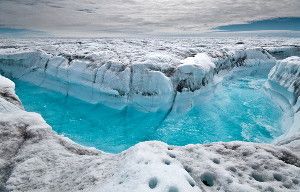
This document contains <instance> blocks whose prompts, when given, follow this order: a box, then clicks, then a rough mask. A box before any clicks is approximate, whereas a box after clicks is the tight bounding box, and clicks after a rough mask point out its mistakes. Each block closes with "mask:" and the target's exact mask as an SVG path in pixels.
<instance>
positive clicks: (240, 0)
mask: <svg viewBox="0 0 300 192" xmlns="http://www.w3.org/2000/svg"><path fill="white" fill-rule="evenodd" d="M277 17H300V0H114V1H113V0H0V27H2V28H5V27H7V28H22V29H29V30H37V31H45V32H47V33H49V34H55V35H92V34H103V35H106V34H145V35H149V34H150V35H151V34H185V33H201V32H206V31H209V30H210V29H212V28H214V27H217V26H220V25H227V24H239V23H243V22H247V21H252V20H259V19H268V18H277Z"/></svg>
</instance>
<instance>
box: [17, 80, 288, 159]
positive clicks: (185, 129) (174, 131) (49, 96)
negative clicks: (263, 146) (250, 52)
mask: <svg viewBox="0 0 300 192" xmlns="http://www.w3.org/2000/svg"><path fill="white" fill-rule="evenodd" d="M265 82H266V78H264V77H253V76H241V77H231V78H227V79H226V80H224V81H222V82H221V83H219V84H218V85H217V86H215V87H212V88H211V90H209V91H206V92H203V93H201V94H199V95H198V96H197V97H196V101H195V103H197V104H196V106H194V107H193V109H192V110H190V111H187V112H184V113H177V112H175V111H172V112H171V113H170V114H169V115H168V116H167V118H166V119H164V117H165V114H164V113H162V112H158V113H149V112H148V113H145V112H140V111H136V110H134V109H132V108H126V109H124V110H116V109H112V108H109V107H105V106H103V105H100V104H97V105H95V104H89V103H86V102H84V101H81V100H78V99H75V98H73V97H70V96H65V95H63V94H61V93H57V92H53V91H50V90H47V89H45V88H41V87H38V86H35V85H32V84H30V83H26V82H22V81H19V80H17V81H15V83H16V91H17V94H18V95H19V97H20V99H21V100H22V103H23V105H24V106H25V108H26V110H28V111H34V112H38V113H40V114H41V115H42V116H43V117H44V118H45V120H46V121H47V123H48V124H50V125H51V126H52V128H53V129H54V130H55V131H56V132H57V133H59V134H63V135H65V136H67V137H69V138H70V139H72V140H74V141H75V142H78V143H80V144H83V145H86V146H92V147H96V148H98V149H100V150H103V151H106V152H112V153H117V152H120V151H123V150H125V149H127V148H129V147H131V146H132V145H134V144H136V143H138V142H141V141H149V140H160V141H164V142H166V143H168V144H172V145H186V144H194V143H209V142H216V141H234V140H240V141H254V142H270V141H272V140H273V138H275V137H277V136H279V135H280V134H282V130H281V127H280V125H281V121H282V115H283V112H282V111H281V109H280V108H279V107H278V106H277V105H276V104H275V103H273V102H272V101H271V100H270V98H269V97H268V95H267V93H266V92H265V91H264V89H263V85H264V83H265Z"/></svg>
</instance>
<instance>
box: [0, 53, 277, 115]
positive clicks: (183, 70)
mask: <svg viewBox="0 0 300 192" xmlns="http://www.w3.org/2000/svg"><path fill="white" fill-rule="evenodd" d="M274 63H275V60H274V58H273V57H272V56H271V55H270V54H269V53H268V52H267V51H265V50H263V49H261V48H256V49H237V50H228V49H222V50H219V51H216V50H214V51H211V52H207V53H206V52H201V53H196V54H194V55H193V56H190V57H186V58H183V59H179V58H178V57H172V56H171V55H168V54H162V53H159V52H155V53H148V54H146V55H145V57H144V58H143V59H142V60H140V61H132V62H131V63H129V64H124V63H122V62H121V61H114V60H107V61H106V62H104V61H101V62H100V60H99V58H98V60H91V59H90V58H87V57H79V56H69V55H65V54H57V55H53V54H49V53H46V52H44V51H42V50H37V51H36V50H35V51H32V50H23V51H15V52H3V53H0V71H1V73H2V74H4V75H6V76H8V77H11V78H17V79H22V80H25V81H29V82H31V83H34V84H36V85H39V86H42V87H46V88H49V89H52V90H55V91H59V92H62V93H64V94H66V95H71V96H74V97H77V98H79V99H83V100H85V101H88V102H91V103H103V104H105V105H108V106H111V107H115V108H124V107H126V106H128V105H131V106H134V107H136V108H139V109H140V110H144V111H158V110H163V111H168V110H170V109H171V108H172V106H173V103H174V101H175V99H176V95H177V92H191V93H192V92H194V91H197V90H199V89H201V87H203V86H205V85H207V84H208V83H210V82H212V80H213V77H214V75H215V74H217V73H219V72H220V71H221V70H229V69H232V68H233V67H238V66H252V65H258V64H261V65H266V66H269V68H271V67H272V65H273V64H274Z"/></svg>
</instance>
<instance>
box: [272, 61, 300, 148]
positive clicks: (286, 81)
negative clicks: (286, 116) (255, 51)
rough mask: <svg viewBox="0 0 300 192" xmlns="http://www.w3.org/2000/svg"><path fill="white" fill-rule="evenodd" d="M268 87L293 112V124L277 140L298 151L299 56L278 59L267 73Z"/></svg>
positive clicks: (299, 143)
mask: <svg viewBox="0 0 300 192" xmlns="http://www.w3.org/2000/svg"><path fill="white" fill-rule="evenodd" d="M268 79H269V84H268V87H269V89H270V90H272V91H273V92H274V93H276V94H278V95H279V96H282V98H284V99H286V100H287V102H288V103H289V104H290V106H291V108H292V111H293V113H294V114H292V115H293V116H294V122H293V125H292V126H291V127H290V128H289V129H288V130H287V132H286V134H285V135H283V136H282V137H281V138H279V139H278V140H279V141H280V142H279V143H284V144H286V145H287V144H288V145H290V146H291V147H293V148H294V149H295V150H297V151H300V149H299V146H300V99H299V97H300V57H297V56H292V57H288V58H286V59H284V60H281V61H278V62H277V64H276V65H275V66H274V67H273V68H272V70H271V71H270V73H269V77H268Z"/></svg>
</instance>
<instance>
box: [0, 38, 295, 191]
mask: <svg viewBox="0 0 300 192" xmlns="http://www.w3.org/2000/svg"><path fill="white" fill-rule="evenodd" d="M236 42H237V40H236V39H200V40H191V39H189V40H172V39H171V40H123V39H113V40H111V39H96V40H95V39H92V40H90V39H87V40H76V39H75V40H74V39H55V40H54V39H34V40H32V39H29V40H11V39H2V40H1V46H0V72H1V74H2V75H3V76H5V77H3V76H0V137H1V139H0V143H1V145H0V154H1V157H0V173H1V175H0V191H1V190H2V191H169V192H176V191H299V190H300V184H299V180H300V157H299V154H300V126H299V125H300V112H299V107H300V105H299V102H300V101H299V95H300V87H299V80H300V79H299V74H300V58H299V56H300V47H299V45H298V44H299V40H298V39H288V40H287V39H256V40H253V39H245V40H244V43H243V44H240V43H239V44H236ZM239 68H243V70H245V72H251V73H260V72H261V71H270V72H269V76H268V83H267V84H266V85H265V87H266V89H267V90H268V91H270V93H271V95H272V97H273V99H274V100H276V102H278V103H279V104H280V105H281V106H282V108H283V110H284V111H285V112H286V113H287V116H289V117H290V118H291V119H292V121H291V122H289V123H287V124H286V127H285V134H283V135H282V136H280V137H279V138H277V139H276V140H275V141H274V142H273V143H272V144H263V143H261V144H258V143H247V142H227V143H223V142H218V143H211V144H204V145H200V144H196V145H187V146H183V147H178V146H170V145H167V144H165V143H162V142H158V141H150V142H142V143H139V144H137V145H135V146H133V147H131V148H130V149H128V150H126V151H123V152H121V153H119V154H109V153H104V152H102V151H99V150H97V149H94V148H87V147H83V146H80V145H78V144H76V143H74V142H73V141H71V140H70V139H68V138H67V137H63V136H61V135H58V134H56V133H55V132H54V131H53V130H52V129H51V127H50V126H49V125H48V124H47V123H46V122H45V121H44V120H43V118H42V117H41V116H40V115H39V114H36V113H32V112H27V111H25V110H24V108H23V106H22V103H21V101H20V99H19V98H18V96H17V95H16V94H15V87H14V86H15V85H14V83H13V82H12V81H10V80H9V79H7V78H11V79H20V80H23V81H27V82H30V83H33V84H36V85H38V86H41V87H46V88H48V89H51V90H54V91H59V92H61V93H63V94H65V95H70V96H73V97H76V98H79V99H82V100H85V101H87V102H90V103H102V104H105V105H108V106H110V107H113V108H117V109H122V108H125V107H127V106H133V107H135V108H137V109H139V110H142V111H149V112H156V111H164V112H165V113H166V115H168V114H169V113H170V112H171V111H172V110H173V108H174V107H177V108H178V107H180V109H181V110H188V109H190V108H192V107H193V104H191V103H192V102H190V101H189V99H188V98H191V97H195V96H197V93H198V92H199V91H201V90H202V89H205V88H207V87H208V86H209V85H211V84H214V83H216V82H218V81H222V73H234V71H235V70H236V69H239ZM249 69H254V70H249ZM6 77H7V78H6ZM174 173H176V174H174Z"/></svg>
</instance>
